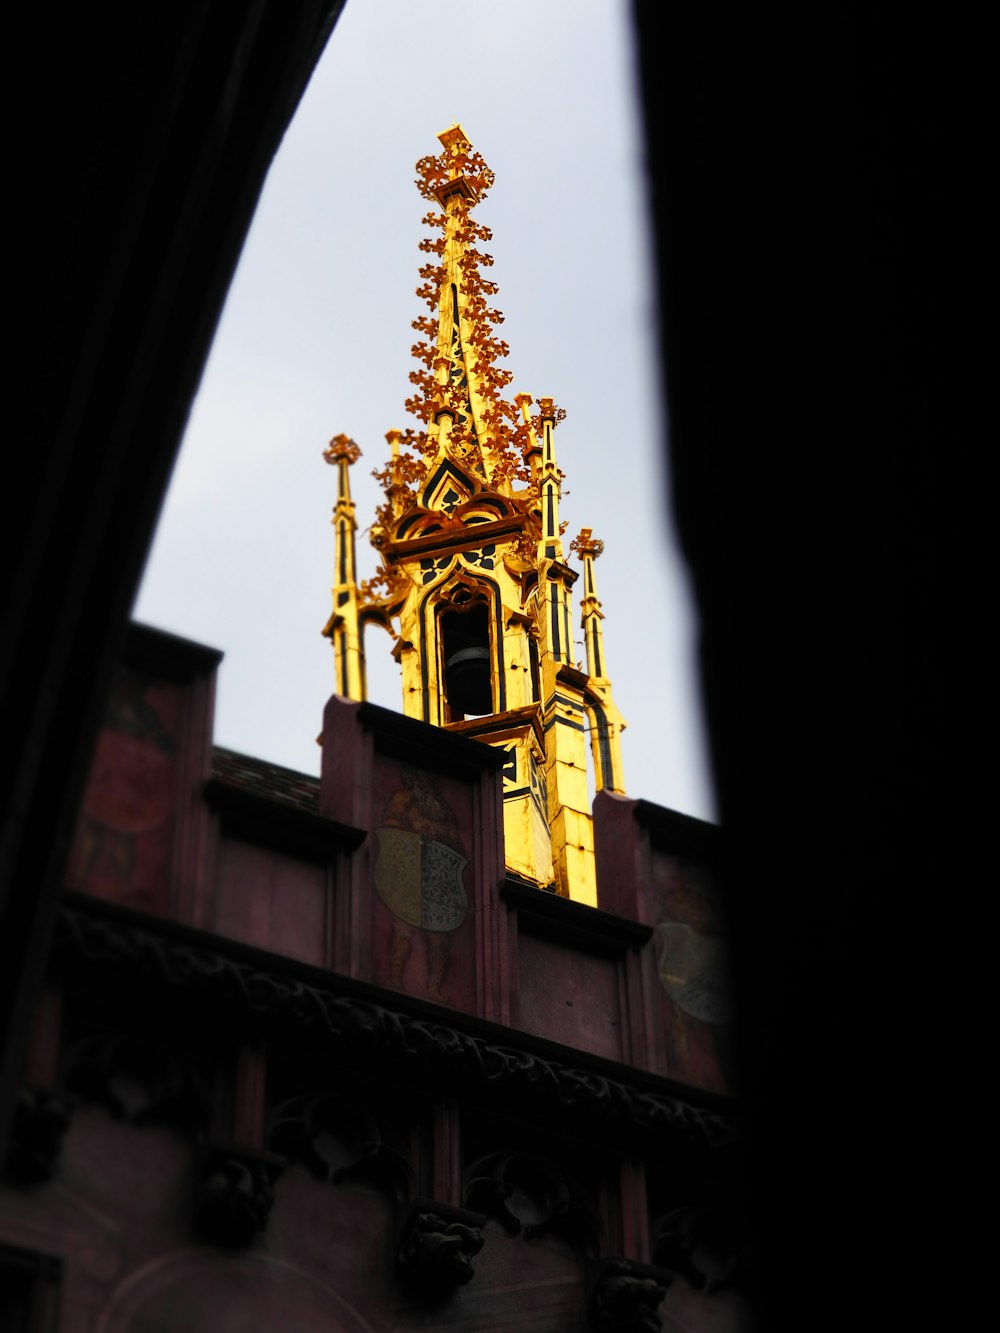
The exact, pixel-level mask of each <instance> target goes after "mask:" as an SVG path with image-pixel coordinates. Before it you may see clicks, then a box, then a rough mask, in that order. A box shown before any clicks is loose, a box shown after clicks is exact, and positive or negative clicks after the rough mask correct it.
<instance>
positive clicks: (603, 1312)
mask: <svg viewBox="0 0 1000 1333" xmlns="http://www.w3.org/2000/svg"><path fill="white" fill-rule="evenodd" d="M671 1280H672V1274H670V1273H669V1272H667V1271H666V1270H665V1269H662V1268H657V1267H655V1266H654V1265H653V1264H643V1263H639V1262H638V1261H637V1260H634V1259H622V1258H620V1257H616V1256H610V1257H608V1258H606V1259H602V1260H600V1262H599V1263H597V1264H595V1265H594V1267H593V1269H592V1271H591V1274H590V1280H589V1282H588V1284H587V1286H588V1292H589V1296H588V1301H587V1327H588V1328H589V1329H590V1331H591V1333H659V1331H660V1327H661V1325H660V1315H659V1312H658V1310H659V1305H660V1302H661V1301H662V1300H663V1298H664V1296H665V1295H666V1294H667V1288H668V1287H669V1286H670V1283H671Z"/></svg>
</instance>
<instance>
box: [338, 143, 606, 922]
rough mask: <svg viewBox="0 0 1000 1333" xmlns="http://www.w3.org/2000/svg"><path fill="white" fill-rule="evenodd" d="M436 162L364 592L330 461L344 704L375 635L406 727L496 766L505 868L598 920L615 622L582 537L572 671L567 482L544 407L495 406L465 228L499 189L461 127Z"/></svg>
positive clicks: (492, 368) (432, 160) (473, 239)
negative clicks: (411, 361) (412, 363)
mask: <svg viewBox="0 0 1000 1333" xmlns="http://www.w3.org/2000/svg"><path fill="white" fill-rule="evenodd" d="M438 139H439V140H440V142H441V145H442V149H443V151H442V152H441V153H440V154H439V155H438V156H434V157H424V158H422V159H421V160H420V161H419V162H418V163H417V171H418V173H419V175H418V180H417V187H418V189H419V190H420V192H421V194H422V195H423V196H424V198H425V199H427V200H428V201H429V202H430V203H431V204H432V205H434V206H435V207H434V209H433V211H431V212H429V213H427V215H426V216H425V217H424V223H425V224H426V225H427V226H428V227H430V228H431V229H432V235H431V236H430V237H428V238H426V239H424V240H423V241H421V243H420V249H421V250H422V251H423V252H424V253H425V254H427V255H428V256H429V259H428V262H427V263H426V264H425V265H424V266H423V267H422V268H421V269H420V277H421V278H422V279H423V285H422V286H421V287H419V288H418V289H417V295H418V296H420V297H422V298H423V299H424V300H425V301H426V303H427V306H428V309H429V311H430V315H429V316H425V317H423V318H420V319H417V320H414V322H413V327H414V328H415V329H416V330H417V332H418V333H419V334H420V335H421V340H420V341H419V342H418V343H416V345H415V346H414V347H413V349H412V350H413V355H414V356H415V357H416V359H417V360H418V362H419V363H420V368H419V369H417V370H415V371H413V372H412V373H411V375H410V380H411V383H412V384H413V385H414V386H415V388H416V392H415V394H414V395H413V397H412V398H410V399H408V400H407V402H406V408H407V410H408V411H409V412H410V413H411V414H412V415H413V416H415V417H416V418H417V419H418V420H419V422H420V423H421V425H420V426H419V427H418V428H415V429H414V428H411V429H409V430H406V431H399V430H390V431H389V432H388V434H387V436H386V439H387V440H388V442H389V447H390V457H389V460H388V462H387V464H386V466H385V467H384V468H382V469H381V470H380V471H377V472H376V473H375V476H376V477H377V478H378V480H379V481H380V482H381V483H382V486H383V488H384V490H385V496H386V498H385V501H384V503H383V504H382V505H381V506H380V508H379V511H378V514H377V516H376V522H375V524H374V525H373V526H372V529H371V540H372V544H373V546H374V547H375V548H376V550H377V551H378V552H379V555H380V557H381V561H380V567H379V570H378V572H377V574H376V575H375V577H374V578H373V579H371V580H369V581H367V582H364V583H362V584H360V586H359V584H358V583H357V579H356V560H355V531H356V523H355V520H354V505H353V502H352V501H351V497H350V483H349V469H350V466H351V464H352V463H353V462H354V461H355V460H356V459H357V457H358V455H359V450H358V448H357V445H355V444H354V442H353V441H352V440H350V439H349V438H348V437H347V436H345V435H338V436H336V437H335V438H334V439H333V440H332V441H331V443H330V446H329V448H328V449H327V451H326V453H325V455H324V456H325V457H326V459H327V461H328V462H330V463H331V464H333V465H335V466H336V468H337V477H338V482H337V503H336V506H335V509H334V520H333V521H334V527H335V532H336V552H335V569H336V573H335V579H334V587H333V603H334V605H333V614H332V615H331V617H330V620H329V621H328V622H327V625H326V628H325V630H324V633H325V634H327V635H328V636H329V637H330V639H331V640H332V642H333V647H334V661H335V667H336V676H337V690H338V692H339V693H341V694H343V695H346V696H347V697H348V698H352V699H363V698H364V697H365V694H366V686H365V670H364V649H363V643H364V633H365V629H366V627H367V626H368V625H369V624H373V623H374V624H378V625H380V626H382V628H384V629H386V630H388V631H389V633H390V634H391V635H392V636H393V638H394V646H393V649H392V652H393V656H394V657H395V658H396V661H397V662H398V663H399V665H400V667H401V670H402V678H403V711H404V712H405V713H406V714H407V715H409V716H411V717H415V718H419V719H420V720H421V721H424V722H427V723H430V724H431V725H433V726H438V727H446V728H447V729H448V730H450V731H458V732H462V733H463V734H464V735H466V736H470V737H473V738H475V739H477V740H481V741H484V742H486V743H487V744H490V745H494V746H497V747H499V748H500V749H502V750H504V751H505V752H506V754H507V762H506V765H505V767H504V770H503V793H504V838H505V846H506V861H507V867H508V869H509V870H511V871H512V872H514V873H516V874H518V875H520V876H522V877H523V878H525V879H527V880H529V881H531V882H533V883H535V884H537V885H538V886H539V887H541V888H546V889H553V890H554V891H555V892H557V893H559V894H561V895H563V896H564V897H569V898H574V899H577V900H578V901H581V902H586V903H591V904H596V901H597V887H596V876H595V871H594V838H593V824H592V818H591V813H590V798H589V789H588V780H587V745H586V738H587V735H588V733H589V736H590V741H591V751H592V754H593V761H594V781H595V786H596V789H597V790H601V789H603V788H608V789H610V790H611V791H618V792H622V791H624V783H623V779H622V764H621V747H620V735H621V731H622V729H623V728H624V726H625V723H624V720H623V718H622V716H621V714H620V713H619V712H618V709H617V708H616V707H615V704H614V701H613V699H612V694H611V682H610V680H609V679H608V677H607V674H606V667H605V656H604V645H603V639H602V632H601V621H602V619H603V615H602V612H601V604H600V601H599V600H598V597H597V589H596V584H595V579H594V561H595V560H596V558H597V556H598V555H600V553H601V551H602V549H603V545H602V543H601V542H600V541H598V540H595V539H594V538H593V537H592V534H591V530H590V529H589V528H585V529H584V530H583V531H582V532H581V533H580V535H579V537H577V538H576V539H575V540H574V541H573V542H571V543H570V551H571V552H573V553H575V554H577V555H578V556H579V557H580V559H581V560H582V562H583V578H584V582H583V599H582V624H583V630H584V641H585V644H586V665H585V666H584V665H583V664H582V663H580V662H577V661H574V658H573V647H574V641H573V634H572V629H571V625H572V614H573V613H572V599H573V587H574V585H575V584H576V582H577V579H578V577H579V574H578V572H577V571H576V570H575V569H573V568H572V567H571V566H570V565H569V564H568V563H567V558H566V551H565V548H564V546H563V540H562V537H563V532H564V529H565V526H566V525H565V523H562V522H561V521H560V518H559V500H560V496H561V489H562V480H563V476H564V474H563V472H562V471H561V469H560V468H559V466H558V463H557V461H556V450H555V438H554V437H555V429H556V426H557V424H558V423H559V422H560V421H562V420H563V419H564V418H565V415H566V414H565V412H564V411H563V409H562V408H558V407H556V406H555V404H554V402H553V400H552V399H551V398H541V399H539V400H538V402H537V404H536V405H535V406H536V409H537V410H536V411H535V412H534V413H532V410H531V409H532V406H533V401H534V400H533V399H532V396H531V395H530V394H528V393H519V394H517V395H516V397H515V398H514V399H513V401H508V400H507V399H506V398H505V397H504V396H503V391H504V390H505V389H507V387H508V385H509V384H510V382H511V379H512V376H511V374H510V372H509V371H507V370H503V369H501V368H500V367H499V366H498V365H497V362H498V361H499V360H500V359H501V358H503V357H505V356H506V355H507V352H508V347H507V344H506V343H504V342H502V341H501V340H500V339H498V338H497V337H496V336H495V333H494V329H495V326H496V325H497V324H499V323H501V322H502V320H503V316H502V315H501V314H500V312H499V311H498V310H495V309H492V308H490V306H489V305H488V299H489V298H491V297H493V296H495V295H496V291H497V287H496V284H495V283H492V282H490V281H489V280H488V279H487V278H485V277H483V276H482V272H481V270H482V269H484V268H489V267H490V265H492V263H493V260H492V257H491V256H490V255H488V254H485V253H483V252H482V251H480V250H478V249H477V248H476V243H477V242H479V241H488V240H490V238H491V233H490V231H489V229H488V228H487V227H483V226H481V225H480V224H479V223H477V222H476V221H474V219H473V217H472V213H473V210H474V208H475V206H476V205H477V204H478V203H479V202H480V200H482V199H483V197H484V196H485V195H486V193H487V191H488V190H489V189H490V187H491V185H492V184H493V179H494V178H493V173H492V171H491V170H490V169H489V167H488V166H487V165H486V163H485V162H484V161H483V158H482V157H481V156H480V154H479V153H477V152H474V151H473V148H472V145H471V143H470V142H469V140H468V138H467V137H466V135H465V133H464V131H463V130H462V128H461V126H459V125H453V126H452V127H451V128H450V129H447V130H445V131H444V133H442V134H439V135H438Z"/></svg>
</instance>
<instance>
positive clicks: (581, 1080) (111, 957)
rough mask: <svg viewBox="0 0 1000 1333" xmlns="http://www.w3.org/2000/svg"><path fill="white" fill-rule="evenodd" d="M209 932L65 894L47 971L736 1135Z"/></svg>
mask: <svg viewBox="0 0 1000 1333" xmlns="http://www.w3.org/2000/svg"><path fill="white" fill-rule="evenodd" d="M470 743H471V742H470ZM207 938H209V937H206V936H204V935H203V934H202V933H200V932H195V931H193V930H190V929H189V928H186V927H177V926H176V925H172V924H171V925H168V924H167V923H164V926H163V927H162V928H158V923H155V922H152V921H150V922H145V921H144V922H143V923H142V924H138V923H137V921H136V916H135V914H131V913H125V912H124V911H122V910H119V911H117V912H114V911H112V910H111V909H109V908H107V907H106V906H104V905H99V906H98V905H95V906H94V907H93V908H92V907H91V906H90V904H85V902H84V900H82V899H81V898H79V897H77V896H74V900H73V903H72V904H70V903H66V902H64V904H63V906H62V909H61V912H60V917H59V923H58V927H57V931H56V938H55V942H54V946H53V954H52V962H53V965H54V967H55V968H56V970H62V971H65V970H67V969H68V970H70V971H72V970H73V969H74V968H77V969H83V971H84V972H85V974H86V975H87V977H88V980H92V979H93V978H94V977H95V976H97V977H99V978H100V980H101V982H102V984H104V985H106V986H112V987H113V986H118V985H127V986H128V987H129V988H131V989H132V990H133V991H134V992H138V991H141V990H142V989H147V990H148V989H152V990H153V991H154V992H156V991H159V992H162V990H163V989H167V990H172V991H181V992H185V993H186V994H188V995H189V996H190V997H191V998H192V999H194V1000H196V1001H197V1003H198V1004H199V1005H206V1004H210V1005H211V1007H212V1010H213V1012H215V1013H216V1014H218V1015H220V1016H221V1014H222V1012H223V1011H227V1010H228V1012H229V1013H230V1014H231V1015H236V1016H238V1017H239V1018H241V1019H243V1020H246V1019H253V1020H255V1022H256V1023H257V1024H259V1025H260V1026H261V1027H263V1028H266V1029H270V1030H271V1031H286V1032H287V1031H289V1030H291V1031H294V1032H297V1033H299V1034H302V1033H306V1032H315V1033H317V1034H319V1035H320V1036H321V1037H322V1038H323V1040H324V1041H325V1042H328V1043H331V1044H332V1045H333V1046H335V1047H336V1048H338V1049H339V1050H341V1051H342V1052H344V1053H345V1054H347V1055H349V1056H355V1057H364V1059H365V1060H370V1059H371V1058H372V1057H373V1056H380V1057H382V1058H383V1059H385V1060H387V1061H395V1062H397V1063H401V1064H403V1065H404V1066H409V1067H410V1068H411V1069H412V1068H414V1067H415V1068H416V1069H417V1070H419V1071H420V1072H421V1073H422V1074H425V1073H432V1074H433V1076H434V1077H435V1078H436V1079H438V1080H440V1079H442V1078H444V1079H448V1080H452V1081H453V1082H454V1083H456V1084H462V1085H464V1086H465V1087H466V1088H470V1087H471V1088H473V1089H478V1090H480V1091H483V1092H487V1093H488V1094H489V1095H490V1096H491V1097H496V1096H498V1095H500V1094H509V1095H511V1096H515V1097H516V1098H517V1099H518V1101H519V1102H520V1103H521V1104H522V1105H524V1104H527V1103H528V1102H532V1101H533V1102H536V1103H538V1104H541V1105H542V1106H543V1107H553V1106H554V1107H557V1108H559V1109H561V1110H563V1111H571V1112H573V1113H574V1114H576V1115H579V1116H582V1117H586V1118H590V1119H594V1120H597V1121H599V1122H601V1123H605V1124H606V1123H612V1124H614V1123H618V1124H623V1125H628V1126H630V1127H631V1128H632V1129H633V1130H635V1129H636V1128H638V1129H643V1130H655V1131H659V1132H667V1133H671V1134H674V1135H677V1136H678V1137H680V1138H682V1139H684V1140H686V1141H687V1142H689V1143H692V1144H697V1145H699V1146H701V1147H705V1148H712V1149H716V1148H722V1147H726V1146H729V1145H730V1144H733V1143H734V1142H735V1141H736V1139H737V1137H738V1131H737V1125H736V1121H735V1119H734V1118H733V1117H731V1116H729V1115H727V1114H726V1113H725V1112H724V1111H722V1110H713V1109H711V1108H710V1107H706V1106H699V1105H698V1104H697V1103H696V1102H694V1101H688V1100H685V1099H684V1098H683V1097H681V1096H679V1095H672V1094H670V1093H668V1092H666V1091H652V1090H647V1089H644V1088H641V1087H637V1086H635V1085H634V1084H632V1083H628V1082H624V1081H622V1080H619V1079H616V1078H614V1077H612V1076H610V1075H608V1074H605V1073H603V1072H599V1070H598V1069H596V1068H593V1067H591V1068H587V1067H585V1066H580V1065H571V1064H568V1063H564V1062H562V1061H560V1060H558V1059H555V1058H550V1057H548V1056H543V1055H540V1054H537V1053H536V1052H535V1051H533V1050H531V1049H530V1044H529V1042H527V1041H525V1040H523V1039H522V1040H521V1042H520V1044H514V1043H516V1042H518V1039H519V1038H522V1037H523V1034H520V1033H517V1032H513V1031H512V1032H511V1033H510V1038H511V1044H510V1045H507V1044H506V1043H504V1042H499V1041H495V1040H492V1041H491V1040H487V1039H485V1038H484V1037H480V1036H474V1035H472V1034H471V1033H468V1032H465V1031H463V1030H461V1029H460V1028H457V1027H453V1026H450V1025H446V1024H444V1023H440V1022H437V1021H434V1020H433V1019H430V1018H423V1017H416V1016H413V1015H412V1014H408V1013H405V1012H402V1011H401V1010H399V1009H390V1008H388V1007H386V1006H384V1005H382V1004H379V1003H375V1002H374V1001H372V1000H368V999H366V998H362V997H360V996H359V995H357V994H351V993H347V991H348V987H346V986H345V988H344V990H343V991H341V992H338V991H336V990H334V989H333V988H332V987H331V986H326V985H319V984H311V983H310V982H309V981H306V980H303V979H301V972H302V971H303V970H305V969H303V968H302V966H301V965H296V964H293V963H291V962H290V963H289V965H288V967H287V969H286V968H282V967H281V960H278V959H273V960H271V959H268V962H270V963H271V964H272V965H271V966H265V965H263V963H257V962H249V961H240V960H238V955H239V954H240V953H242V954H243V955H244V957H245V956H246V955H247V954H248V953H250V952H252V951H250V950H248V949H246V948H243V949H237V948H235V947H234V949H233V950H232V952H230V953H222V952H220V951H218V950H216V949H214V948H211V947H208V944H207V942H205V941H206V940H207ZM211 942H212V943H215V940H214V938H212V940H211ZM219 943H222V942H221V941H219ZM233 954H237V957H234V956H233ZM296 972H298V973H299V974H300V975H299V976H297V975H296Z"/></svg>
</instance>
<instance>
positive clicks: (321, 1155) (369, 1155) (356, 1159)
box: [268, 1093, 416, 1200]
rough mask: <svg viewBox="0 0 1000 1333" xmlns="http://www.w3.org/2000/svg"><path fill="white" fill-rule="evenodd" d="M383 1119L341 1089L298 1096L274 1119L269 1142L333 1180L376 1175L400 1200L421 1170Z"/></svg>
mask: <svg viewBox="0 0 1000 1333" xmlns="http://www.w3.org/2000/svg"><path fill="white" fill-rule="evenodd" d="M390 1137H391V1136H390V1135H389V1134H388V1133H387V1132H386V1130H385V1129H384V1127H383V1126H381V1125H380V1124H379V1122H378V1119H377V1118H376V1117H375V1116H374V1115H373V1114H372V1113H371V1112H370V1111H369V1110H368V1109H367V1108H366V1107H364V1106H362V1105H361V1104H360V1103H359V1102H356V1101H353V1100H351V1099H349V1098H346V1097H341V1096H338V1095H336V1094H332V1093H330V1094H323V1093H321V1094H320V1095H318V1096H314V1097H295V1098H293V1099H292V1100H290V1101H287V1102H283V1103H282V1105H281V1106H279V1107H278V1108H277V1109H276V1111H275V1112H274V1115H273V1116H272V1120H271V1128H270V1131H269V1133H268V1145H269V1147H270V1148H272V1149H273V1150H274V1151H275V1152H277V1153H281V1154H282V1155H283V1156H284V1157H286V1158H288V1159H289V1160H290V1161H298V1162H301V1163H302V1164H303V1166H305V1167H307V1168H308V1170H309V1171H310V1172H311V1173H312V1174H313V1176H315V1177H316V1179H317V1180H325V1181H330V1182H331V1183H332V1184H334V1185H339V1184H342V1183H343V1182H345V1181H352V1180H357V1179H367V1180H372V1181H374V1182H375V1183H376V1184H378V1185H380V1186H383V1187H384V1188H386V1189H388V1191H389V1193H390V1195H391V1196H392V1197H393V1198H395V1199H397V1200H398V1199H408V1198H409V1197H410V1195H411V1194H412V1193H413V1188H412V1187H413V1184H414V1182H415V1180H416V1173H415V1171H414V1169H413V1164H412V1162H411V1161H410V1160H409V1157H408V1156H407V1155H406V1153H405V1152H404V1151H403V1150H402V1149H401V1148H399V1147H394V1146H393V1144H392V1143H391V1142H390V1141H389V1139H390Z"/></svg>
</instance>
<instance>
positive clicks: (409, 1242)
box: [396, 1199, 486, 1299]
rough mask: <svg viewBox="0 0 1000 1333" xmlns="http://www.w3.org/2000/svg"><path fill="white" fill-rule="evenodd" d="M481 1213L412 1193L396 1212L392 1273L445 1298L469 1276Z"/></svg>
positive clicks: (481, 1240) (478, 1246)
mask: <svg viewBox="0 0 1000 1333" xmlns="http://www.w3.org/2000/svg"><path fill="white" fill-rule="evenodd" d="M485 1221H486V1218H485V1217H484V1216H483V1214H482V1213H472V1212H469V1210H468V1209H466V1208H455V1207H453V1206H452V1205H450V1204H446V1203H438V1202H437V1201H436V1200H434V1199H413V1200H411V1201H410V1202H409V1203H407V1204H406V1205H405V1206H403V1207H402V1208H401V1210H400V1213H399V1222H398V1226H397V1243H396V1273H397V1276H398V1277H399V1279H400V1281H401V1283H403V1284H404V1285H405V1286H407V1287H410V1288H411V1289H413V1290H415V1291H419V1292H420V1293H421V1294H422V1295H425V1296H429V1297H434V1298H437V1299H444V1298H445V1297H447V1296H450V1295H451V1294H452V1293H453V1292H454V1290H455V1289H456V1287H461V1286H464V1285H465V1284H466V1283H467V1282H470V1281H471V1280H472V1277H473V1276H474V1270H473V1267H472V1259H473V1256H475V1255H477V1254H478V1253H479V1251H480V1250H481V1249H482V1248H483V1245H484V1244H485V1240H484V1238H483V1234H482V1227H483V1224H484V1223H485Z"/></svg>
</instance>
